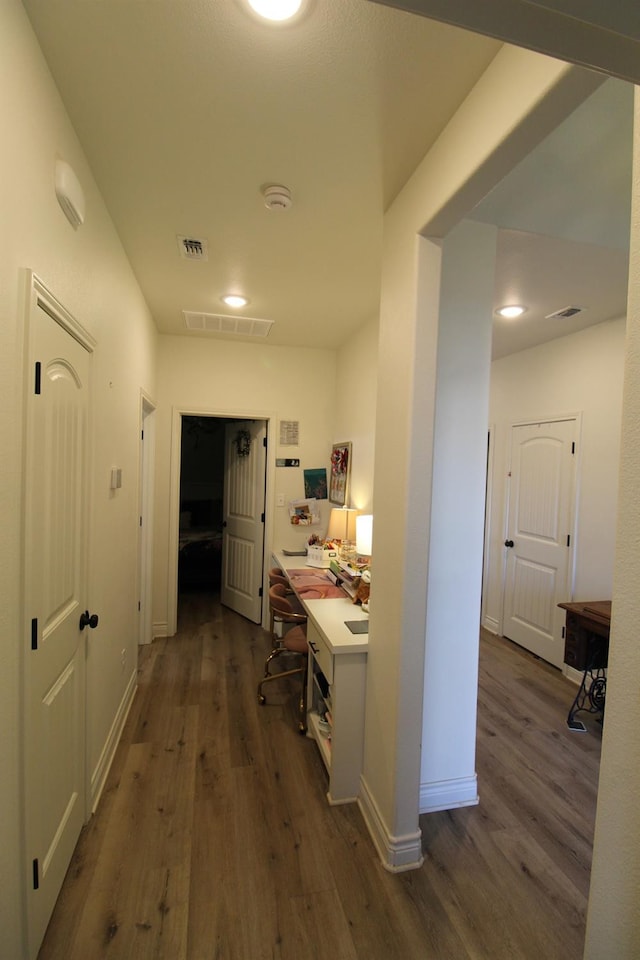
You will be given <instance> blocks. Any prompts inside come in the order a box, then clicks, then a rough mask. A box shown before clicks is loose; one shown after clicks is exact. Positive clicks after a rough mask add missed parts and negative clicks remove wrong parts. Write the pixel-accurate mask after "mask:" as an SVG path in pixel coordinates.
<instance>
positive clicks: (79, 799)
mask: <svg viewBox="0 0 640 960" xmlns="http://www.w3.org/2000/svg"><path fill="white" fill-rule="evenodd" d="M34 299H35V302H34V304H33V306H32V309H31V316H30V319H29V328H30V329H29V355H28V357H29V359H28V383H29V386H28V396H27V399H26V407H25V413H26V423H25V441H26V443H25V450H26V462H25V542H24V558H25V570H24V582H25V594H24V598H25V605H24V644H25V654H24V657H25V669H24V700H23V702H24V741H23V747H24V757H25V848H26V858H27V917H28V936H29V955H30V957H35V956H36V954H37V952H38V948H39V946H40V943H41V941H42V937H43V935H44V931H45V929H46V926H47V923H48V921H49V918H50V915H51V912H52V910H53V906H54V904H55V901H56V898H57V896H58V892H59V890H60V886H61V884H62V881H63V879H64V875H65V872H66V870H67V867H68V865H69V861H70V859H71V855H72V853H73V849H74V847H75V844H76V841H77V839H78V835H79V833H80V829H81V827H82V825H83V823H84V819H85V782H86V778H85V762H84V754H85V648H84V637H85V634H84V633H83V632H81V630H80V626H79V623H80V615H81V613H82V611H83V610H84V605H85V603H86V588H85V559H86V551H85V536H86V514H85V490H86V448H87V434H88V425H87V413H88V381H89V371H90V359H91V358H90V352H89V345H88V344H86V345H83V344H82V343H81V342H79V341H78V339H76V338H75V337H74V336H71V335H69V333H68V332H67V331H66V330H65V329H64V327H63V326H62V325H61V323H60V322H59V321H60V320H61V319H64V313H63V308H61V307H60V306H59V305H56V304H55V303H53V301H51V300H50V301H49V302H47V300H46V298H45V297H43V296H36V297H35V298H34ZM54 317H55V319H54Z"/></svg>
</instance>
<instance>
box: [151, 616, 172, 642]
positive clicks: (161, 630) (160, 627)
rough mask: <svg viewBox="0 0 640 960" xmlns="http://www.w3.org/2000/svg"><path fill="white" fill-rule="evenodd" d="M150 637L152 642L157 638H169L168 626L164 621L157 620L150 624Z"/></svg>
mask: <svg viewBox="0 0 640 960" xmlns="http://www.w3.org/2000/svg"><path fill="white" fill-rule="evenodd" d="M151 636H152V638H153V639H154V640H156V639H157V638H158V637H168V636H169V624H168V623H167V621H166V620H158V621H156V622H155V623H152V624H151Z"/></svg>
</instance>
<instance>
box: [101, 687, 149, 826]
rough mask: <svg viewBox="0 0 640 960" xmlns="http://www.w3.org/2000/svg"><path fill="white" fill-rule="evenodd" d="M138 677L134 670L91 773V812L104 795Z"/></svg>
mask: <svg viewBox="0 0 640 960" xmlns="http://www.w3.org/2000/svg"><path fill="white" fill-rule="evenodd" d="M137 679H138V671H137V670H133V671H132V673H131V676H130V677H129V682H128V684H127V689H126V690H125V692H124V696H123V697H122V700H121V701H120V706H119V707H118V709H117V711H116V715H115V717H114V719H113V723H112V724H111V729H110V730H109V735H108V737H107V739H106V741H105V744H104V747H103V748H102V753H101V754H100V759H99V760H98V763H97V764H96V768H95V770H94V771H93V774H92V775H91V813H95V810H96V807H97V806H98V802H99V800H100V797H101V795H102V791H103V790H104V785H105V783H106V781H107V774H108V773H109V769H110V767H111V764H112V763H113V758H114V755H115V752H116V747H117V746H118V743H119V741H120V736H121V735H122V730H123V728H124V725H125V722H126V719H127V716H128V714H129V710H130V709H131V704H132V703H133V698H134V696H135V692H136V690H137V688H138V684H137Z"/></svg>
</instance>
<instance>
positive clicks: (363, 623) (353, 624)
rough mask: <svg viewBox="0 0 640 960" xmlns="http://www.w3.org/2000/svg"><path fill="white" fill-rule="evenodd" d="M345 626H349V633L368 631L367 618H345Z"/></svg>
mask: <svg viewBox="0 0 640 960" xmlns="http://www.w3.org/2000/svg"><path fill="white" fill-rule="evenodd" d="M344 624H345V626H346V627H349V630H351V633H369V621H368V620H345V622H344Z"/></svg>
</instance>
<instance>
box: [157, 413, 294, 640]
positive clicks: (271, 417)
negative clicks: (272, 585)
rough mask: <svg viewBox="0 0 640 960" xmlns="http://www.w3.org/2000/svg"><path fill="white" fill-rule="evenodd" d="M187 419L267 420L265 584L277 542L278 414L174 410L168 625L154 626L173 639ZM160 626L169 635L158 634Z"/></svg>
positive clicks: (264, 611)
mask: <svg viewBox="0 0 640 960" xmlns="http://www.w3.org/2000/svg"><path fill="white" fill-rule="evenodd" d="M183 417H217V418H219V419H223V420H264V421H265V423H266V425H267V463H266V477H265V525H264V546H263V551H264V555H263V583H266V582H267V571H268V566H269V564H270V559H271V553H272V540H273V510H272V509H270V506H271V505H272V504H273V502H274V493H273V491H274V484H275V466H276V446H277V439H276V434H275V429H276V426H277V423H278V414H277V413H276V412H274V411H273V410H271V411H264V410H262V411H255V410H240V411H239V410H238V409H237V408H234V409H232V410H221V409H219V408H214V409H212V408H210V407H182V406H174V407H173V408H172V411H171V453H170V463H169V556H168V557H167V623H166V625H164V624H158V625H156V624H154V627H153V629H154V636H161V637H173V636H175V634H176V632H177V630H178V540H179V536H180V453H181V442H182V418H183ZM268 606H269V605H268V604H267V603H263V604H262V626H263V627H264V629H267V628H268V625H269V609H268ZM156 626H161V627H162V628H163V630H165V632H163V633H155V629H156Z"/></svg>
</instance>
